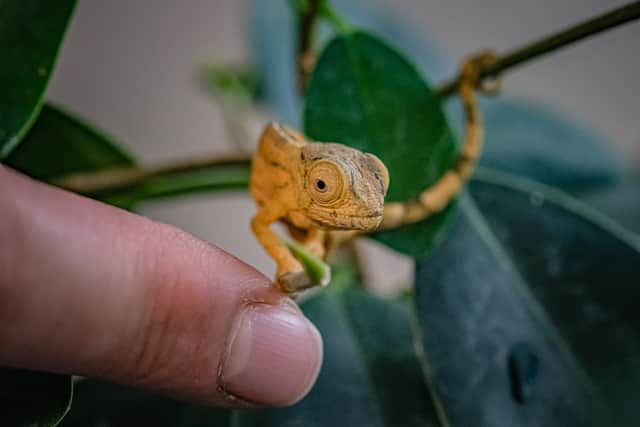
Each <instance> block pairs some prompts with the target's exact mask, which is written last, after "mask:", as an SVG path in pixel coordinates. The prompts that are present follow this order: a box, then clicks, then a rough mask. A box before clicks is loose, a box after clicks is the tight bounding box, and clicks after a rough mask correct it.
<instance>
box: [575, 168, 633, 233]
mask: <svg viewBox="0 0 640 427" xmlns="http://www.w3.org/2000/svg"><path fill="white" fill-rule="evenodd" d="M580 198H581V199H582V200H584V201H585V203H588V204H589V205H591V206H593V207H595V208H596V209H598V210H600V211H602V212H604V213H605V214H607V215H609V216H610V217H611V218H613V219H614V220H616V221H618V222H619V223H620V224H622V225H623V226H625V227H627V228H628V229H629V230H631V231H633V232H635V233H636V234H638V235H640V179H638V178H637V177H635V178H634V177H629V178H627V179H623V180H620V181H619V182H616V183H615V184H613V185H610V186H607V187H604V188H598V189H595V190H593V191H588V192H586V193H580Z"/></svg>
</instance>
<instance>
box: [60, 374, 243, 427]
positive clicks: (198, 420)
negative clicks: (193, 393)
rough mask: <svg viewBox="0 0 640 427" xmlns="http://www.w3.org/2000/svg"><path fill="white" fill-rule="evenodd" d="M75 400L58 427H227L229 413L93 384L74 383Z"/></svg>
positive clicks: (146, 393)
mask: <svg viewBox="0 0 640 427" xmlns="http://www.w3.org/2000/svg"><path fill="white" fill-rule="evenodd" d="M75 388H76V398H75V399H74V402H73V406H72V407H71V410H70V411H69V414H68V415H67V416H66V417H65V418H64V420H63V421H62V423H61V424H60V427H93V426H95V427H143V426H153V427H217V426H229V425H231V423H230V412H229V411H228V410H224V409H213V408H205V407H202V406H196V405H191V404H188V403H184V402H178V401H176V400H173V399H169V398H166V397H161V396H156V395H153V394H151V393H148V392H145V391H142V390H137V389H134V388H130V387H125V386H121V385H116V384H111V383H106V382H102V381H96V380H84V381H80V382H78V383H76V386H75Z"/></svg>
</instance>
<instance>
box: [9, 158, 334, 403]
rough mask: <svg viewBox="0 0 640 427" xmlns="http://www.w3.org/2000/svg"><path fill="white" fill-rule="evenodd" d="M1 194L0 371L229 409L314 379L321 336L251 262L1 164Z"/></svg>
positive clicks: (293, 392)
mask: <svg viewBox="0 0 640 427" xmlns="http://www.w3.org/2000/svg"><path fill="white" fill-rule="evenodd" d="M0 189H1V190H0V206H1V208H0V366H11V367H18V368H26V369H37V370H47V371H53V372H59V373H68V374H79V375H85V376H95V377H100V378H104V379H108V380H112V381H115V382H120V383H125V384H131V385H135V386H140V387H143V388H147V389H149V390H152V391H156V392H161V393H163V394H168V395H171V396H173V397H176V398H180V399H185V400H190V401H192V402H196V403H202V404H209V405H222V406H238V405H244V404H247V403H249V404H260V405H286V404H290V403H293V402H295V401H297V400H299V399H300V398H302V397H303V396H304V395H305V394H306V392H307V391H308V390H309V388H310V387H311V385H312V384H313V382H314V381H315V378H316V376H317V374H318V371H319V368H320V364H321V360H322V341H321V338H320V335H319V333H318V331H317V330H316V328H315V327H314V326H313V325H312V324H311V323H310V322H309V321H308V320H307V319H306V318H305V317H304V316H303V314H302V313H301V312H300V310H299V309H298V308H297V306H296V305H295V303H294V302H293V301H291V300H290V299H289V298H287V297H286V296H285V295H283V294H282V293H280V292H279V291H277V290H276V289H274V287H273V286H272V285H271V283H270V281H269V280H268V279H267V278H265V277H264V276H263V275H261V274H259V273H258V272H256V271H255V270H254V269H253V268H251V267H249V266H248V265H246V264H244V263H243V262H241V261H239V260H237V259H236V258H234V257H232V256H231V255H229V254H227V253H225V252H224V251H222V250H220V249H218V248H215V247H213V246H210V245H208V244H206V243H203V242H201V241H199V240H197V239H195V238H194V237H192V236H190V235H188V234H186V233H184V232H181V231H179V230H176V229H174V228H172V227H169V226H167V225H163V224H159V223H156V222H153V221H150V220H148V219H145V218H143V217H140V216H137V215H134V214H131V213H128V212H125V211H122V210H119V209H116V208H112V207H110V206H107V205H103V204H101V203H98V202H94V201H91V200H88V199H85V198H83V197H79V196H76V195H73V194H70V193H67V192H64V191H61V190H58V189H55V188H53V187H50V186H47V185H45V184H41V183H38V182H35V181H32V180H30V179H28V178H26V177H24V176H22V175H19V174H18V173H15V172H13V171H11V170H9V169H7V168H3V167H2V166H0ZM215 222H216V221H215V220H212V226H215Z"/></svg>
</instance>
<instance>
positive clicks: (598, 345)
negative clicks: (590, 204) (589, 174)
mask: <svg viewBox="0 0 640 427" xmlns="http://www.w3.org/2000/svg"><path fill="white" fill-rule="evenodd" d="M471 195H472V196H473V199H470V198H465V199H464V202H463V203H461V205H462V207H463V209H461V212H460V213H459V215H458V217H457V218H456V220H455V223H454V225H453V226H452V229H451V232H450V233H449V234H448V236H447V238H446V240H445V241H444V242H443V244H442V245H441V246H440V247H439V248H438V250H437V251H436V252H434V254H433V256H432V257H430V258H428V259H423V260H421V261H419V262H418V264H417V269H416V292H417V297H416V303H417V309H418V316H419V321H420V325H421V334H420V335H421V339H422V342H423V345H424V349H425V353H426V356H425V357H426V361H427V364H428V366H429V372H430V378H431V380H432V382H433V384H434V388H435V390H436V392H437V393H438V395H439V396H440V398H441V401H442V404H443V409H444V412H445V413H446V416H447V417H448V419H449V421H450V422H451V425H452V426H466V425H475V426H491V425H510V426H530V425H545V426H565V425H581V426H589V425H593V426H596V425H616V426H627V425H629V426H630V425H633V424H634V422H635V421H634V420H635V415H634V411H635V408H636V403H637V388H638V386H639V385H640V365H639V359H638V358H637V354H640V317H638V316H637V315H636V314H635V313H636V309H635V301H637V299H638V298H639V297H640V288H639V287H638V286H637V285H638V283H637V280H636V279H637V273H638V265H640V241H639V240H638V239H637V238H636V237H634V236H633V235H630V234H627V233H626V232H624V231H623V230H622V229H621V228H619V227H617V226H616V225H615V224H613V223H611V222H610V221H609V220H608V219H606V218H605V217H602V216H599V215H597V214H595V213H593V212H592V211H591V210H589V209H588V208H586V207H584V206H583V205H581V204H579V203H578V202H576V201H574V200H572V199H570V198H569V197H568V196H565V195H561V194H558V193H557V192H554V191H551V190H548V189H546V188H542V187H540V186H537V185H534V184H532V183H530V182H529V181H525V182H523V181H520V180H517V179H515V178H509V179H506V178H504V176H503V175H496V174H486V173H485V174H480V179H478V180H476V181H474V183H473V184H472V186H471ZM473 200H475V202H474V201H473ZM481 212H482V213H481ZM461 396H466V397H461Z"/></svg>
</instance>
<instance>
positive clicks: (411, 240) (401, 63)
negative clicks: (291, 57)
mask: <svg viewBox="0 0 640 427" xmlns="http://www.w3.org/2000/svg"><path fill="white" fill-rule="evenodd" d="M304 122H305V126H304V127H305V133H306V134H307V135H308V136H309V137H311V138H313V139H315V140H317V141H339V142H340V143H342V144H346V145H349V146H352V147H355V148H358V149H361V150H364V151H368V152H372V153H374V154H376V155H377V156H378V157H380V159H382V161H383V162H384V163H385V164H386V165H387V167H388V169H389V177H390V187H389V192H388V194H387V200H388V201H390V202H394V201H405V200H409V199H412V198H416V197H417V196H418V195H419V194H420V193H421V192H422V190H424V189H425V188H427V187H428V186H429V185H431V184H433V183H434V182H435V181H437V180H438V178H439V177H440V176H441V175H442V174H443V172H444V171H445V170H446V169H447V168H449V167H450V166H451V164H452V163H453V161H454V159H455V155H456V150H455V142H454V138H453V135H452V133H451V130H450V129H449V126H448V124H447V121H446V119H445V117H444V114H443V113H442V110H441V107H440V103H439V101H438V99H437V97H436V95H435V94H434V93H433V92H432V90H431V89H430V88H429V86H428V85H427V84H426V83H425V82H424V80H423V79H422V78H421V77H420V75H419V74H418V72H417V71H416V70H415V68H414V67H413V66H412V65H411V64H409V63H408V62H407V60H406V59H404V58H403V57H402V56H401V55H400V54H398V53H397V52H396V51H395V50H393V49H391V48H390V47H388V46H387V45H385V44H384V43H383V42H381V41H380V40H378V39H376V38H374V37H372V36H371V35H369V34H366V33H363V32H354V33H349V34H346V35H341V36H339V37H336V38H335V39H334V40H333V41H331V43H329V45H328V46H327V47H326V48H325V50H324V51H323V53H322V55H321V56H320V58H319V59H318V63H317V65H316V67H315V70H314V72H313V75H312V77H311V82H310V85H309V89H308V93H307V99H306V105H305V116H304ZM452 212H453V209H452V208H450V209H447V210H445V211H444V212H443V213H441V214H439V215H436V216H434V217H433V218H431V219H428V220H426V221H423V222H422V223H419V224H414V225H411V226H408V227H404V228H403V229H401V230H392V231H385V232H383V233H378V234H377V235H376V236H375V238H376V239H379V240H380V241H382V242H383V243H385V244H387V245H389V246H391V247H392V248H394V249H396V250H399V251H401V252H404V253H406V254H408V255H412V256H421V255H425V254H426V253H428V251H429V250H430V249H431V248H432V247H433V245H434V242H436V241H437V240H438V238H439V237H440V236H441V234H442V232H443V231H444V229H445V225H446V223H447V220H448V219H449V218H450V216H451V213H452Z"/></svg>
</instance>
